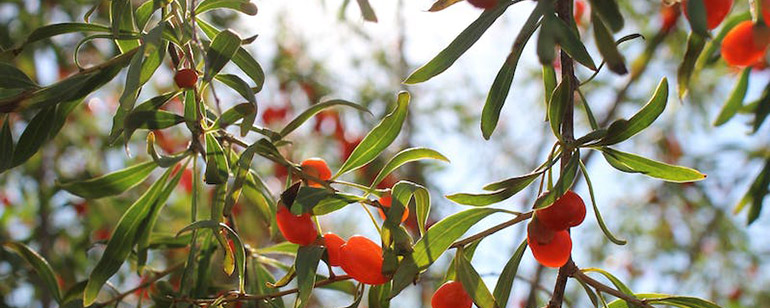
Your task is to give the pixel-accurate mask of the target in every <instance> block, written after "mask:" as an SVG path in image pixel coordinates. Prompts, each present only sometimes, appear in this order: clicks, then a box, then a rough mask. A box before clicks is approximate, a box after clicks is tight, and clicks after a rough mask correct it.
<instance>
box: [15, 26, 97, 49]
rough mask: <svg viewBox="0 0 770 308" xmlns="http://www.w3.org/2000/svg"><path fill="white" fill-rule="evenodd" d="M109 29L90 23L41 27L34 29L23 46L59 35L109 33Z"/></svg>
mask: <svg viewBox="0 0 770 308" xmlns="http://www.w3.org/2000/svg"><path fill="white" fill-rule="evenodd" d="M110 31H111V30H110V27H106V26H102V25H98V24H92V23H60V24H52V25H47V26H43V27H40V28H37V29H35V30H34V31H32V33H30V35H29V36H28V37H27V40H26V41H25V42H24V45H27V44H30V43H34V42H37V41H39V40H44V39H47V38H51V37H54V36H57V35H61V34H67V33H75V32H103V33H107V32H110Z"/></svg>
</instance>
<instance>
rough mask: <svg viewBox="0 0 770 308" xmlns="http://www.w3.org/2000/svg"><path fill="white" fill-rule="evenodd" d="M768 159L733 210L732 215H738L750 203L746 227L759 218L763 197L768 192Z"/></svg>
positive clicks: (769, 181) (769, 188)
mask: <svg viewBox="0 0 770 308" xmlns="http://www.w3.org/2000/svg"><path fill="white" fill-rule="evenodd" d="M769 185H770V158H768V159H767V160H766V161H765V166H764V167H763V168H762V171H760V172H759V174H758V175H757V177H756V178H754V181H753V182H752V183H751V186H749V189H748V191H746V194H744V195H743V198H741V201H740V202H738V204H737V205H736V206H735V209H734V210H733V213H735V214H738V213H740V212H741V211H742V210H743V209H744V208H745V207H746V205H747V204H749V203H751V208H750V209H749V214H748V219H747V223H746V224H747V225H751V224H752V223H753V222H754V221H755V220H757V218H759V213H760V212H761V211H762V203H763V201H764V200H765V195H767V193H768V191H770V187H768V186H769Z"/></svg>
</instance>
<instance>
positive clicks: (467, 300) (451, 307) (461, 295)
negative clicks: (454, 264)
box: [430, 280, 473, 308]
mask: <svg viewBox="0 0 770 308" xmlns="http://www.w3.org/2000/svg"><path fill="white" fill-rule="evenodd" d="M471 305H473V300H471V297H470V296H468V292H465V288H463V284H462V283H460V282H459V281H452V280H450V281H447V282H446V283H444V284H443V285H441V287H439V288H438V289H437V290H436V292H435V293H433V297H432V298H431V299H430V306H431V307H432V308H470V307H471Z"/></svg>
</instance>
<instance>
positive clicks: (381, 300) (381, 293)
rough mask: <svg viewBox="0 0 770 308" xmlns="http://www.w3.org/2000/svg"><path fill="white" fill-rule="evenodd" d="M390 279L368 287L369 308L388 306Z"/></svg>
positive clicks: (385, 307)
mask: <svg viewBox="0 0 770 308" xmlns="http://www.w3.org/2000/svg"><path fill="white" fill-rule="evenodd" d="M390 285H391V283H390V281H388V282H386V283H384V284H378V285H375V286H371V287H369V296H368V301H369V308H390V300H389V299H388V295H389V294H390Z"/></svg>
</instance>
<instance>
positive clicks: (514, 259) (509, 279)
mask: <svg viewBox="0 0 770 308" xmlns="http://www.w3.org/2000/svg"><path fill="white" fill-rule="evenodd" d="M525 251H527V241H526V240H524V241H522V242H521V245H519V248H517V249H516V252H514V253H513V255H512V256H511V259H509V260H508V263H506V264H505V267H503V271H502V272H501V273H500V278H499V279H498V280H497V284H496V285H495V290H494V291H493V292H492V294H493V295H494V297H495V301H496V302H497V303H498V305H499V306H500V308H505V307H506V306H507V305H508V298H509V297H510V295H511V290H512V289H513V280H514V279H515V278H516V273H517V272H518V271H519V264H520V263H521V258H522V257H523V256H524V252H525Z"/></svg>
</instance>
